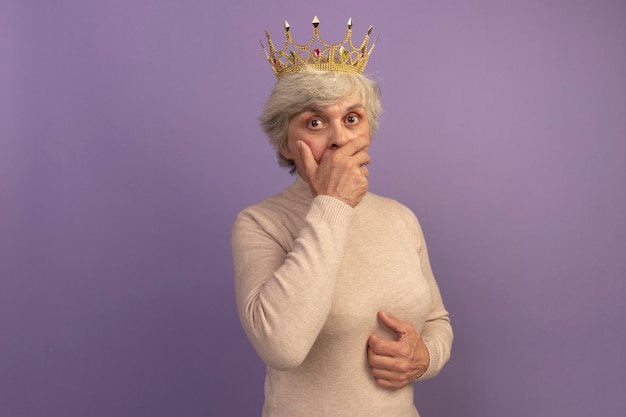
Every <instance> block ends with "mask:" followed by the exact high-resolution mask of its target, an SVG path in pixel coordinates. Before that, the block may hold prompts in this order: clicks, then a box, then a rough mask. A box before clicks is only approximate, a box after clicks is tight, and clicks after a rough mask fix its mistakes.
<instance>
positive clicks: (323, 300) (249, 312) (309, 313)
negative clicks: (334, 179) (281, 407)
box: [231, 196, 353, 370]
mask: <svg viewBox="0 0 626 417" xmlns="http://www.w3.org/2000/svg"><path fill="white" fill-rule="evenodd" d="M352 216H353V209H352V208H351V207H350V206H349V205H347V204H345V203H343V202H341V201H340V200H338V199H335V198H333V197H329V196H317V197H315V198H314V199H313V201H312V203H311V206H310V208H309V211H308V213H307V215H306V217H305V218H304V224H303V226H302V228H301V229H300V232H299V234H298V236H297V237H296V239H295V241H294V243H293V248H292V249H291V251H289V252H288V253H287V252H286V250H285V245H284V244H283V242H281V241H280V239H281V237H280V234H281V233H280V232H279V231H278V230H277V229H276V221H277V219H275V218H274V219H272V218H269V217H268V215H266V214H262V213H259V212H258V211H255V210H254V208H252V209H248V210H244V211H243V212H242V213H240V214H239V216H238V217H237V219H236V220H235V223H234V226H233V231H232V240H231V243H232V252H233V260H234V268H235V294H236V298H237V307H238V311H239V317H240V320H241V322H242V326H243V328H244V331H245V332H246V334H247V336H248V338H249V339H250V341H251V343H252V345H253V346H254V348H255V349H256V351H257V353H258V354H259V356H260V357H261V358H262V359H263V361H264V362H265V363H266V364H267V365H268V366H270V367H272V368H275V369H279V370H288V369H291V368H294V367H297V366H298V365H299V364H301V363H302V362H303V361H304V359H305V358H306V356H307V355H308V353H309V351H310V349H311V347H312V346H313V343H314V342H315V340H316V339H317V336H318V334H319V332H320V330H321V329H322V327H323V325H324V323H325V322H326V319H327V316H328V314H329V311H330V308H331V304H332V300H333V296H334V292H335V281H336V278H337V273H338V271H339V267H340V265H341V260H342V258H343V255H344V252H345V245H346V240H347V235H348V229H349V224H350V220H351V218H352Z"/></svg>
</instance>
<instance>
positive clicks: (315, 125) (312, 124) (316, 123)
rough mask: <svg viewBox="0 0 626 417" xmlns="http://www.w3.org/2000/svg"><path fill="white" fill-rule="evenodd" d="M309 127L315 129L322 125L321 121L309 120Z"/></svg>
mask: <svg viewBox="0 0 626 417" xmlns="http://www.w3.org/2000/svg"><path fill="white" fill-rule="evenodd" d="M308 125H309V127H310V128H312V129H317V128H318V127H320V126H321V125H322V121H321V120H320V119H311V120H309V123H308Z"/></svg>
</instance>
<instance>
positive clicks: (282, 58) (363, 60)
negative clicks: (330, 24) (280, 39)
mask: <svg viewBox="0 0 626 417" xmlns="http://www.w3.org/2000/svg"><path fill="white" fill-rule="evenodd" d="M319 24H320V21H319V19H318V18H317V16H315V18H314V19H313V37H312V38H311V40H310V41H309V42H308V43H306V44H304V45H299V44H297V43H295V42H294V41H293V39H292V37H291V32H289V23H287V21H286V20H285V46H284V47H283V49H281V50H277V49H276V48H275V47H274V44H273V43H272V40H271V39H270V34H269V33H268V32H267V30H266V31H265V35H266V36H267V45H268V47H269V53H268V51H267V50H266V49H265V45H263V42H261V47H262V48H263V52H265V56H266V57H267V60H268V61H269V63H270V66H271V67H272V70H273V71H274V74H276V77H277V78H281V77H283V76H285V75H289V74H294V73H296V72H301V71H303V70H304V69H305V68H307V67H309V68H314V69H317V70H321V71H345V72H353V73H357V74H362V73H363V70H364V69H365V65H367V59H368V58H369V56H370V54H371V53H372V50H373V49H374V46H376V40H374V43H373V44H372V47H371V48H370V49H369V50H368V49H367V44H368V42H369V37H370V33H371V32H372V27H373V26H370V28H369V29H368V31H367V34H366V35H365V39H364V40H363V43H361V45H360V46H354V45H353V44H352V18H350V19H349V20H348V30H347V31H346V37H345V38H344V40H343V41H341V42H340V43H326V42H324V41H323V40H322V39H321V38H320V33H319V29H318V26H319ZM316 41H317V42H316ZM290 46H291V48H290ZM288 49H291V50H289V51H288Z"/></svg>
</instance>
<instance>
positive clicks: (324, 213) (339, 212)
mask: <svg viewBox="0 0 626 417" xmlns="http://www.w3.org/2000/svg"><path fill="white" fill-rule="evenodd" d="M352 216H354V209H353V208H352V207H350V205H349V204H346V203H344V202H343V201H341V200H339V199H338V198H335V197H331V196H329V195H318V196H316V197H315V198H314V199H313V202H312V203H311V208H310V209H309V213H308V214H307V217H309V218H311V219H316V220H320V221H323V222H327V223H330V224H339V225H347V224H348V223H349V222H350V220H351V219H352Z"/></svg>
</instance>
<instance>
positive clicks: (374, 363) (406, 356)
mask: <svg viewBox="0 0 626 417" xmlns="http://www.w3.org/2000/svg"><path fill="white" fill-rule="evenodd" d="M378 318H379V320H380V321H381V322H382V323H383V324H384V325H385V326H387V327H388V328H390V329H391V330H393V331H394V332H395V333H396V334H397V335H398V338H397V340H384V339H381V338H380V337H378V335H376V334H372V335H371V336H370V337H369V339H368V340H367V359H368V362H369V365H370V368H371V370H372V375H373V376H374V378H375V379H376V382H377V383H378V385H380V386H381V387H383V388H389V389H400V388H403V387H405V386H406V385H408V384H410V383H411V382H413V381H415V380H416V379H418V378H419V377H420V376H422V375H423V374H424V373H425V372H426V370H427V369H428V365H429V364H430V355H429V354H428V349H427V348H426V344H425V343H424V341H423V340H422V337H421V336H420V334H419V333H418V332H417V331H416V330H415V328H414V327H413V325H412V324H410V323H407V322H405V321H402V320H400V319H398V318H396V317H393V316H390V315H389V314H387V313H385V312H382V311H381V312H379V313H378Z"/></svg>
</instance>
